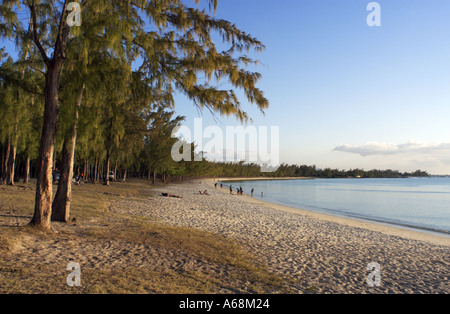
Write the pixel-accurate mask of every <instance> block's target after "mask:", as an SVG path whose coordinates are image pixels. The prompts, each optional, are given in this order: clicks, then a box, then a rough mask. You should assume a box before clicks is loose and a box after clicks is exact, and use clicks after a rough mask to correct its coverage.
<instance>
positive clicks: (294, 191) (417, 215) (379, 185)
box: [224, 177, 450, 235]
mask: <svg viewBox="0 0 450 314" xmlns="http://www.w3.org/2000/svg"><path fill="white" fill-rule="evenodd" d="M230 184H231V185H232V187H233V189H234V193H236V188H237V187H240V186H242V188H243V190H244V193H245V194H250V191H251V189H252V188H253V189H254V194H253V195H254V197H256V198H260V199H261V198H262V199H263V200H264V201H268V202H271V203H275V204H281V205H286V206H290V207H294V208H299V209H306V210H310V211H317V212H322V213H327V214H334V215H338V216H346V217H351V218H358V219H364V220H371V221H375V222H379V223H388V224H394V225H398V226H404V227H412V228H418V229H422V230H428V231H437V232H440V233H444V234H448V235H450V178H448V177H429V178H401V179H310V180H309V179H308V180H267V181H266V180H264V181H234V182H233V181H228V182H224V187H227V188H228V187H229V185H230ZM261 192H262V193H263V195H261Z"/></svg>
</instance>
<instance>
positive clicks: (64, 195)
mask: <svg viewBox="0 0 450 314" xmlns="http://www.w3.org/2000/svg"><path fill="white" fill-rule="evenodd" d="M84 87H85V85H84V84H83V86H82V88H81V91H80V95H79V96H78V100H77V103H76V107H75V116H74V121H73V124H72V129H71V130H70V133H71V137H70V139H67V138H66V139H65V140H64V145H63V151H62V160H61V162H62V164H61V177H60V179H59V182H58V190H57V191H56V195H55V199H54V200H53V204H52V220H53V221H60V222H68V221H69V216H70V203H71V201H72V178H73V166H74V156H75V146H76V141H77V129H78V109H79V108H80V106H81V101H82V99H83V91H84Z"/></svg>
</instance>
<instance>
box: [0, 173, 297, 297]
mask: <svg viewBox="0 0 450 314" xmlns="http://www.w3.org/2000/svg"><path fill="white" fill-rule="evenodd" d="M54 187H55V188H54V189H55V190H56V186H54ZM34 196H35V187H34V183H30V184H27V185H23V184H22V185H20V184H18V185H17V186H15V187H10V186H0V255H1V256H2V257H3V256H4V257H5V258H2V259H1V260H0V293H95V294H98V293H107V294H109V293H115V294H117V293H119V294H126V293H159V294H191V293H290V292H293V291H292V290H291V288H290V287H292V286H294V285H295V283H294V282H293V281H292V280H291V279H287V278H282V277H281V276H279V275H275V274H273V273H271V272H269V271H267V270H266V269H265V267H264V266H263V265H259V264H257V263H256V262H255V259H254V258H253V256H251V255H250V254H249V253H247V252H245V251H244V250H243V249H242V247H241V246H240V245H239V243H236V242H234V241H231V240H230V239H227V238H224V237H223V236H220V235H217V234H214V233H210V232H204V231H200V230H195V229H190V228H184V227H174V226H169V225H164V224H161V223H159V222H158V221H155V220H152V219H149V218H144V217H140V216H132V215H127V214H121V213H118V212H115V211H113V210H111V206H112V205H113V204H114V203H116V202H120V200H123V199H124V198H125V199H130V198H132V199H133V200H135V201H136V202H145V201H147V200H148V199H149V198H151V197H152V186H151V185H150V184H149V183H148V181H144V180H131V181H130V182H128V183H118V182H113V183H112V184H111V186H109V187H107V186H103V185H94V184H85V185H84V186H74V188H73V202H72V208H71V217H75V218H76V220H75V221H73V222H71V223H68V224H61V223H54V224H53V226H54V229H55V233H52V234H46V233H42V232H40V231H37V230H35V229H34V228H31V227H27V224H28V222H29V221H30V220H31V217H32V214H33V209H34ZM62 240H67V241H69V240H71V241H73V242H75V243H78V244H83V245H84V247H86V246H89V245H92V246H94V245H98V246H99V247H101V246H102V245H103V244H105V245H106V243H109V242H111V241H113V242H114V243H115V244H116V246H119V247H121V248H122V247H123V248H131V247H136V246H139V247H144V248H152V249H153V250H159V251H158V252H161V251H162V252H170V254H175V255H176V254H180V255H181V256H188V257H189V258H190V259H191V260H194V261H197V260H198V261H202V263H203V264H207V265H208V267H207V268H202V269H196V268H189V269H186V268H183V267H176V266H174V267H166V268H165V269H164V270H159V271H158V270H155V268H152V267H147V266H146V265H145V263H144V264H143V265H141V266H139V267H138V266H135V265H126V264H124V263H122V264H114V265H106V266H105V265H103V266H101V267H100V266H98V267H97V266H96V265H92V267H85V268H83V269H82V276H81V280H82V284H81V286H80V287H69V286H68V285H67V283H66V278H67V276H68V274H69V272H68V271H67V270H66V267H67V261H64V262H63V261H61V260H54V261H53V260H48V258H45V256H43V257H42V258H41V257H40V256H39V248H49V247H52V245H58V243H59V242H60V241H62ZM97 254H99V256H101V254H102V253H101V252H97ZM134 258H137V259H139V256H135V257H134ZM155 258H156V257H155ZM168 259H170V258H168Z"/></svg>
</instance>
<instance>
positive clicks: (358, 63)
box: [176, 0, 450, 174]
mask: <svg viewBox="0 0 450 314" xmlns="http://www.w3.org/2000/svg"><path fill="white" fill-rule="evenodd" d="M369 2H371V1H368V0H334V1H330V0H308V1H303V0H302V1H299V0H283V1H269V0H222V1H220V0H219V6H218V8H217V17H218V18H224V19H226V20H229V21H231V22H233V23H235V24H236V25H237V26H238V27H239V28H240V29H242V30H244V31H246V32H248V33H250V34H252V35H253V36H255V37H257V38H258V39H259V40H261V41H262V42H263V43H264V44H265V45H266V50H265V51H264V52H262V53H258V54H252V56H253V57H254V58H257V59H259V60H260V61H261V65H259V66H258V67H257V68H251V69H252V70H256V71H258V72H260V73H262V75H263V79H262V80H261V81H260V84H259V87H260V88H261V89H262V90H264V92H265V95H266V96H267V98H268V99H269V101H270V108H269V109H268V110H267V111H266V115H265V116H262V115H261V114H260V113H259V111H258V110H256V108H255V107H254V106H252V105H250V104H246V102H245V99H244V98H242V103H243V104H244V107H245V109H246V110H247V112H248V113H249V114H250V116H251V117H252V118H253V120H254V125H255V126H279V127H280V161H281V162H286V163H290V164H308V165H312V164H315V165H317V166H318V167H321V168H323V167H332V168H339V169H350V168H357V167H359V168H364V169H366V170H370V169H374V168H381V169H387V168H390V169H397V170H400V171H413V170H416V169H422V170H427V171H429V172H430V173H433V174H450V144H448V143H450V123H449V118H450V36H449V33H450V20H449V19H448V12H450V1H447V0H420V1H419V0H389V1H377V2H378V3H379V4H380V7H381V26H379V27H369V26H368V25H367V22H366V19H367V16H368V15H369V13H370V12H369V11H367V10H366V7H367V5H368V4H369ZM176 111H177V113H178V114H180V115H185V116H187V121H186V125H187V126H188V127H189V126H192V121H193V119H194V117H200V116H202V117H203V124H204V125H216V124H217V125H219V126H222V127H225V126H227V125H238V122H237V121H236V120H235V119H227V118H221V119H220V121H219V122H218V123H217V122H215V121H214V120H213V119H211V117H210V114H209V113H208V112H204V113H203V115H201V114H200V115H199V114H198V112H197V110H196V109H195V108H194V107H193V105H192V104H191V103H190V102H189V101H188V100H186V99H184V98H182V97H181V98H180V99H178V101H177V105H176Z"/></svg>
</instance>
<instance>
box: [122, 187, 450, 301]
mask: <svg viewBox="0 0 450 314" xmlns="http://www.w3.org/2000/svg"><path fill="white" fill-rule="evenodd" d="M204 190H207V191H208V194H209V195H200V193H199V191H202V192H203V191H204ZM153 192H154V193H155V195H157V197H153V198H150V199H149V200H148V201H147V202H144V203H140V205H139V206H136V204H134V203H133V201H132V200H130V201H127V200H124V201H123V202H125V203H124V204H122V206H120V208H121V209H122V210H127V211H128V212H129V213H130V214H134V215H140V216H146V217H151V218H153V219H157V220H158V221H161V222H163V223H167V224H170V225H174V226H185V227H190V228H196V229H201V230H207V231H211V232H214V233H218V234H221V235H223V236H225V237H229V238H230V239H233V240H237V241H239V242H240V243H241V244H242V245H243V246H244V247H245V248H246V249H247V250H248V251H249V252H250V253H252V254H254V255H255V256H256V257H257V259H258V261H260V262H261V263H263V264H265V265H267V266H268V268H269V269H270V270H272V271H274V272H276V273H280V274H283V275H287V276H295V278H296V279H298V281H299V282H300V283H301V284H300V286H299V287H298V289H299V291H305V289H306V290H308V291H312V292H317V293H427V294H428V293H450V280H449V278H450V239H449V238H448V237H445V236H442V237H440V236H436V235H431V234H426V233H421V232H414V231H411V230H405V229H400V228H394V227H390V226H384V225H378V224H373V223H368V222H362V221H357V220H351V219H346V218H341V217H334V216H328V215H322V214H316V213H312V212H308V211H300V210H296V209H292V208H289V207H284V206H279V205H274V204H269V203H265V202H262V201H260V200H257V199H254V198H251V197H250V196H248V195H242V196H241V195H235V194H236V193H234V195H230V193H229V190H227V189H226V188H222V189H221V188H220V187H217V188H214V181H213V180H207V181H201V182H200V181H194V182H189V183H185V184H177V185H171V186H167V187H162V188H159V189H155V190H153ZM161 193H169V194H173V195H177V196H180V197H182V198H173V197H163V196H159V195H161ZM126 202H128V203H129V204H128V206H127V204H126ZM371 262H375V263H378V265H379V266H380V276H379V279H380V285H379V286H374V287H371V286H369V284H368V283H367V278H368V276H369V274H370V273H371V271H369V270H368V269H367V266H368V264H369V263H371ZM371 270H373V269H371ZM370 279H371V280H372V282H373V280H374V279H375V277H370Z"/></svg>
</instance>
